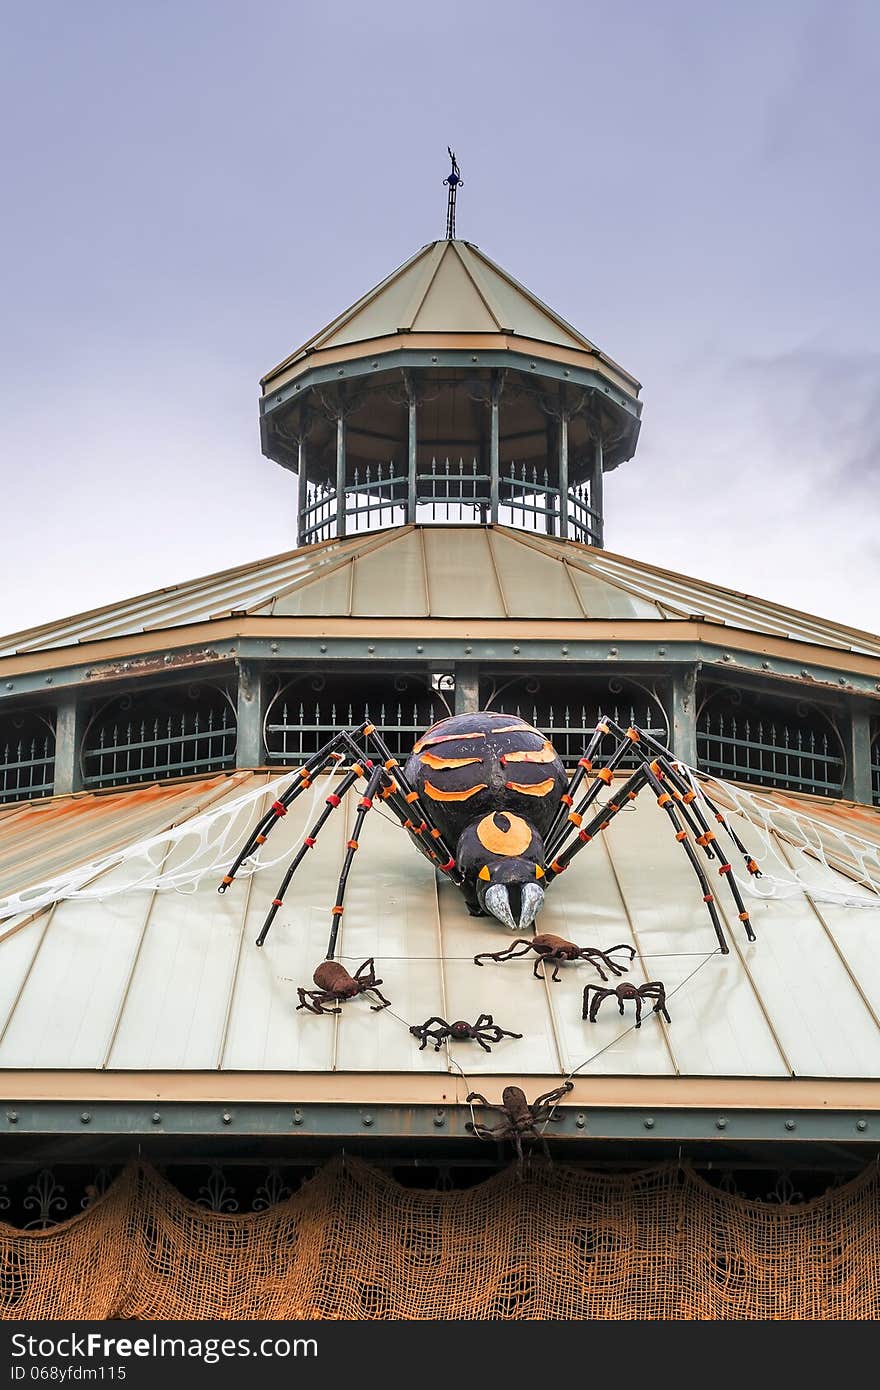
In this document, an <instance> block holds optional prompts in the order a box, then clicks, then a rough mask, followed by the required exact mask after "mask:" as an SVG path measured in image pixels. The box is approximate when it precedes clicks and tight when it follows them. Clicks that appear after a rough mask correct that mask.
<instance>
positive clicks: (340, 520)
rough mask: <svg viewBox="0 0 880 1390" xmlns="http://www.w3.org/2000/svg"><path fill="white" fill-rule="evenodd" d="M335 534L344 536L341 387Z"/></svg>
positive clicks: (338, 415) (343, 421)
mask: <svg viewBox="0 0 880 1390" xmlns="http://www.w3.org/2000/svg"><path fill="white" fill-rule="evenodd" d="M336 534H337V536H340V537H341V536H344V535H345V396H344V394H343V390H342V387H341V386H340V388H339V404H338V407H337V411H336Z"/></svg>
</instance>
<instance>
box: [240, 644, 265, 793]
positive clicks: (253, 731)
mask: <svg viewBox="0 0 880 1390" xmlns="http://www.w3.org/2000/svg"><path fill="white" fill-rule="evenodd" d="M236 718H237V724H238V733H237V738H236V743H235V766H236V767H262V765H263V763H264V762H265V761H266V760H265V758H264V756H263V683H262V680H261V677H260V667H259V665H258V664H257V663H256V662H255V661H240V662H239V663H238V701H237V705H236Z"/></svg>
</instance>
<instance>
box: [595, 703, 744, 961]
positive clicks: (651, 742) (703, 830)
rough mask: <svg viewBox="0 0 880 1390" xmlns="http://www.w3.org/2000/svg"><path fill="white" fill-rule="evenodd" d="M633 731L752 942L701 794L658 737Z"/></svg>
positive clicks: (735, 840) (719, 820)
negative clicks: (725, 888) (715, 862)
mask: <svg viewBox="0 0 880 1390" xmlns="http://www.w3.org/2000/svg"><path fill="white" fill-rule="evenodd" d="M608 722H609V723H610V725H611V727H612V729H617V725H615V724H614V721H613V720H609V721H608ZM635 732H636V733H637V734H638V735H639V743H642V744H644V745H645V747H647V748H649V749H650V750H651V751H652V752H653V753H654V754H655V758H654V760H653V761H651V760H650V759H649V758H648V757H647V754H646V753H645V751H644V748H639V749H638V752H639V755H640V756H641V758H642V759H643V760H644V762H645V763H646V764H647V765H648V769H649V771H651V772H653V773H654V774H655V776H657V777H658V778H659V779H660V780H661V781H662V780H666V781H667V783H668V784H669V785H670V786H671V787H672V789H673V799H674V800H675V801H676V802H677V803H678V804H679V808H680V810H681V813H682V816H683V817H684V819H685V821H686V823H687V826H688V828H689V829H690V832H691V834H692V835H693V837H694V839H695V840H696V842H697V844H698V845H700V846H701V847H702V848H703V849H704V850H705V851H706V854H707V856H708V857H709V858H713V857H715V858H717V859H718V861H719V863H720V867H719V869H718V872H719V874H720V875H721V876H722V877H723V878H726V880H727V885H728V888H729V889H730V893H731V896H732V898H733V900H734V903H735V905H736V910H737V915H738V917H739V920H740V921H741V922H742V924H743V928H744V930H745V933H746V937H747V938H748V940H749V941H754V940H755V933H754V930H753V929H752V924H751V920H750V917H749V913H748V912H747V911H746V907H745V903H744V902H743V899H742V894H741V893H740V891H739V885H738V884H737V882H736V880H735V879H734V878H733V872H732V866H731V864H730V863H729V862H728V860H727V858H726V856H725V854H724V851H723V850H722V848H721V846H720V845H719V843H718V840H717V837H716V834H715V831H714V830H712V829H711V827H710V825H709V823H708V821H707V820H706V817H705V816H704V815H703V811H702V807H701V806H700V797H699V796H698V794H697V791H696V790H695V788H694V786H693V785H692V784H689V783H688V780H687V778H686V777H684V776H683V775H682V773H681V772H680V771H679V766H678V764H677V762H676V759H675V757H674V755H673V754H672V753H671V752H670V750H669V749H668V748H664V746H663V744H662V743H660V742H658V740H657V739H655V738H653V737H652V736H651V735H650V734H646V733H643V732H642V730H641V729H638V730H635ZM700 794H701V795H702V798H703V800H705V802H706V805H707V807H708V808H709V812H710V814H711V815H713V816H714V817H715V820H716V821H717V823H718V824H720V825H721V826H722V828H723V829H724V830H725V831H726V833H727V835H728V836H729V837H730V839H731V841H732V843H733V844H734V845H735V847H736V849H737V851H738V852H739V853H740V854H742V856H743V858H744V859H745V862H746V868H747V869H748V871H749V873H750V874H752V875H753V876H754V875H757V876H760V869H759V868H758V866H757V864H756V863H755V861H754V859H753V858H752V857H751V855H750V854H749V852H748V850H747V849H746V848H745V846H744V844H743V842H742V840H741V839H740V838H739V836H738V835H737V834H736V832H735V831H734V830H733V829H732V827H731V826H730V825H728V823H727V820H726V819H725V817H724V816H723V815H722V814H721V812H720V811H719V810H718V808H717V806H716V805H715V803H714V802H713V801H711V800H710V799H709V797H708V796H706V794H705V792H704V791H702V788H701V792H700ZM704 891H705V890H704ZM714 925H715V924H714V921H713V926H714ZM723 950H724V947H723V946H722V951H723Z"/></svg>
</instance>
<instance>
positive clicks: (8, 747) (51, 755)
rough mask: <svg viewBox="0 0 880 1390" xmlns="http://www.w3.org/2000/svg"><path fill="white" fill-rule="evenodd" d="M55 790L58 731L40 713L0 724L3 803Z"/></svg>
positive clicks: (1, 793) (0, 800)
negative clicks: (56, 737)
mask: <svg viewBox="0 0 880 1390" xmlns="http://www.w3.org/2000/svg"><path fill="white" fill-rule="evenodd" d="M54 789H55V732H54V729H53V728H52V726H51V724H49V723H48V721H47V720H44V719H43V718H42V716H40V715H28V714H22V715H19V716H16V715H12V716H10V717H8V718H6V719H4V721H3V723H2V725H0V802H10V801H30V800H31V799H33V798H36V797H41V796H51V795H52V792H53V791H54Z"/></svg>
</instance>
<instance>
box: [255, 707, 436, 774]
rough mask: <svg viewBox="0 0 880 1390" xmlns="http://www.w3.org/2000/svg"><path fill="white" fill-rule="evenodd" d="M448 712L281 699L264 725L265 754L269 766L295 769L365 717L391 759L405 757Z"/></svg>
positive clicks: (431, 709)
mask: <svg viewBox="0 0 880 1390" xmlns="http://www.w3.org/2000/svg"><path fill="white" fill-rule="evenodd" d="M448 713H449V711H448V709H447V708H446V707H445V706H444V705H441V704H439V703H438V704H435V703H434V702H433V701H430V702H429V703H428V704H427V706H426V705H425V704H424V702H423V701H418V700H413V701H406V702H404V701H398V702H396V703H395V702H394V701H392V700H389V701H388V702H387V703H385V702H379V703H376V702H375V701H373V702H370V701H363V702H353V701H352V702H350V703H348V704H345V703H337V702H336V701H334V700H332V699H328V700H324V701H321V700H315V701H314V702H312V701H310V700H299V701H298V700H295V699H291V700H282V701H281V702H280V705H279V707H278V711H277V715H276V716H275V717H274V718H273V717H272V715H271V713H270V717H269V718H268V719H267V721H266V725H265V737H266V752H267V755H268V757H269V760H270V762H280V763H285V764H290V765H291V766H296V764H297V763H300V762H303V761H304V760H305V759H306V758H308V757H309V756H310V755H311V754H312V753H317V751H318V749H319V748H321V747H322V746H323V745H324V744H325V743H326V742H327V740H328V739H330V738H332V737H333V735H334V734H335V733H338V732H339V730H340V729H351V728H353V727H354V726H355V725H356V724H359V723H360V722H361V720H363V719H370V720H372V721H373V722H374V723H375V725H376V728H377V729H378V730H379V732H380V734H381V735H382V737H383V738H384V740H385V742H386V743H387V744H388V747H389V748H390V749H391V752H392V753H393V754H394V756H395V758H400V759H401V761H402V760H403V759H404V758H408V757H409V755H410V753H411V752H412V748H413V744H414V743H415V742H416V740H417V739H418V737H419V734H422V733H424V731H425V729H427V728H429V727H430V726H431V725H432V724H434V723H436V721H437V720H438V719H443V718H444V717H445V716H446V715H447V714H448Z"/></svg>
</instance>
